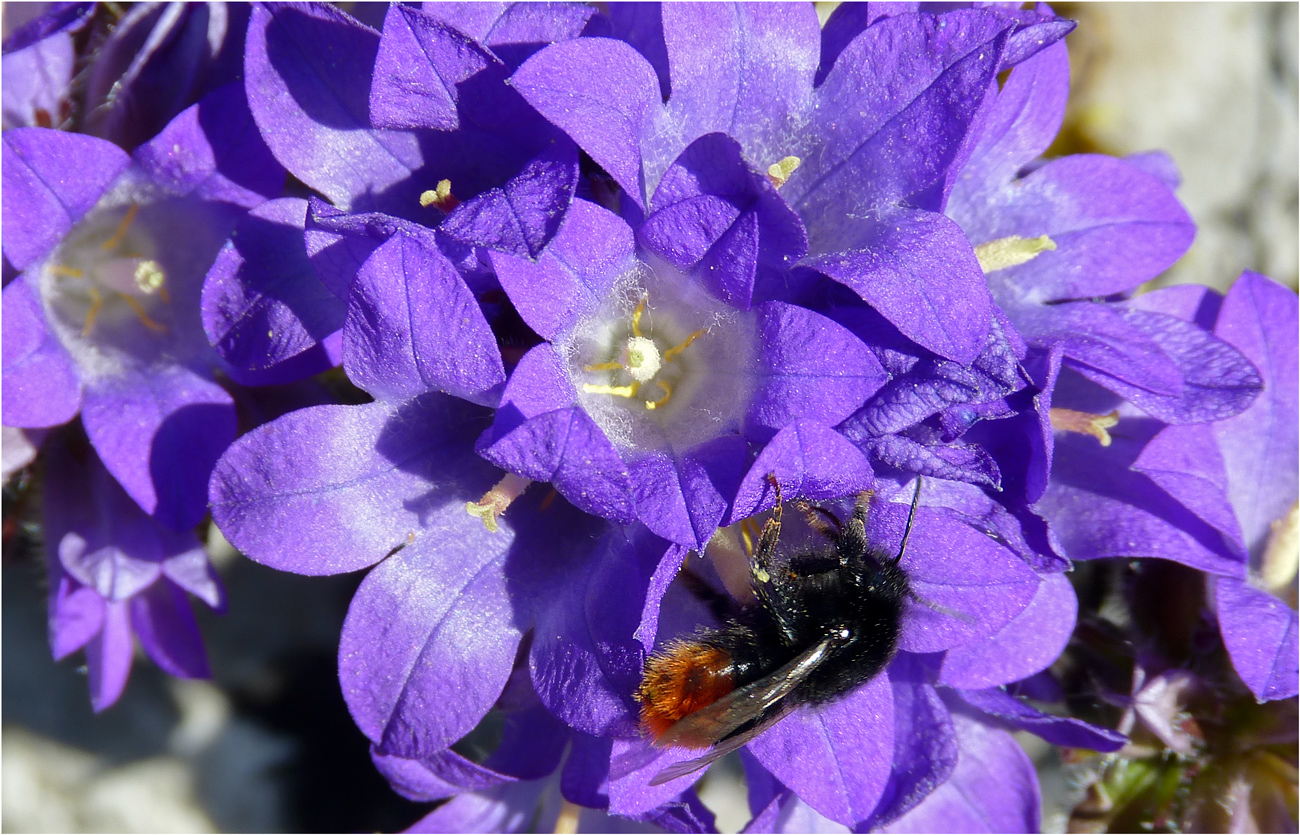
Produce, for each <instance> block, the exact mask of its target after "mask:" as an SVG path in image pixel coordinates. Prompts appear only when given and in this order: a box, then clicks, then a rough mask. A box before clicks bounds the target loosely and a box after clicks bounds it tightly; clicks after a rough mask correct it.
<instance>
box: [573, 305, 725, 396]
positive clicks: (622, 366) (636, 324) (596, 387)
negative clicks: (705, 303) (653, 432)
mask: <svg viewBox="0 0 1300 835" xmlns="http://www.w3.org/2000/svg"><path fill="white" fill-rule="evenodd" d="M648 298H649V297H648V296H642V297H641V301H640V302H638V303H637V306H636V310H634V311H633V312H632V322H631V325H632V327H631V331H632V334H631V336H629V337H628V338H627V341H626V343H624V345H623V351H622V353H621V354H620V355H619V358H618V359H616V360H610V361H609V362H598V363H594V364H591V365H585V366H583V370H584V371H589V372H595V371H613V372H615V376H621V375H620V374H619V372H622V373H625V374H626V375H627V376H628V377H630V378H632V379H631V382H629V383H626V384H624V385H601V384H596V383H583V384H582V390H583V391H584V392H586V393H587V394H608V395H611V396H613V397H626V398H628V399H629V400H631V399H633V398H635V397H636V396H637V393H638V392H640V391H641V386H642V385H643V384H646V383H649V382H650V381H651V380H653V381H654V383H655V385H656V386H658V387H659V389H660V390H661V391H663V395H662V396H661V397H659V398H658V399H656V400H643V401H641V402H643V403H644V404H645V407H646V409H648V410H650V411H654V410H655V409H658V408H661V407H663V406H665V405H667V404H668V401H669V400H671V399H672V397H673V384H672V383H671V382H669V380H668V379H666V378H667V377H669V376H672V375H670V374H668V373H665V375H664V376H663V377H659V376H658V375H659V372H660V371H661V370H664V371H666V369H665V366H667V365H668V364H669V363H671V362H672V361H673V360H675V359H676V358H677V357H678V356H679V355H681V353H682V352H683V351H685V350H686V349H687V348H689V347H690V345H691V343H692V342H694V341H695V340H697V339H699V338H700V337H701V336H703V335H704V334H705V333H706V332H707V331H706V329H704V328H699V329H697V330H695V331H693V332H692V333H691V334H690V335H689V336H687V337H686V338H685V339H683V340H682V341H681V342H679V343H677V344H676V345H674V346H672V347H671V348H669V349H667V350H666V351H664V352H662V353H660V351H659V346H658V345H657V344H656V343H655V341H654V340H653V339H651V338H649V337H647V336H646V335H645V334H643V333H642V332H641V317H642V316H643V315H644V314H645V306H646V301H647V300H648Z"/></svg>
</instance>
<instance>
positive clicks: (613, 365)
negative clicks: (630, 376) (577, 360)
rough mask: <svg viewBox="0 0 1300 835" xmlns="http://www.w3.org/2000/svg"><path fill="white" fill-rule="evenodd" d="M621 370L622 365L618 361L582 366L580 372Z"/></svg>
mask: <svg viewBox="0 0 1300 835" xmlns="http://www.w3.org/2000/svg"><path fill="white" fill-rule="evenodd" d="M622 368H623V363H621V362H619V361H618V360H610V361H609V362H598V363H596V364H595V365H584V366H583V367H582V370H583V371H619V370H621V369H622Z"/></svg>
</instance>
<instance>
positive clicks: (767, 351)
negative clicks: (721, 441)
mask: <svg viewBox="0 0 1300 835" xmlns="http://www.w3.org/2000/svg"><path fill="white" fill-rule="evenodd" d="M757 318H758V332H759V339H760V348H759V356H758V363H757V368H756V377H757V380H756V383H757V386H756V390H755V392H754V394H753V398H752V400H751V402H750V406H749V410H748V412H747V413H746V415H745V434H746V435H747V436H749V437H757V438H759V439H764V438H765V437H770V436H771V435H773V434H775V433H776V432H778V431H780V429H781V428H782V427H784V426H785V425H786V424H788V423H790V422H792V421H794V420H798V419H800V418H805V417H806V418H815V419H817V420H819V421H822V422H825V423H828V424H831V425H834V424H836V423H839V422H840V421H841V420H844V419H845V418H847V417H848V416H849V415H851V414H853V413H854V412H856V411H857V410H858V408H859V407H861V406H862V404H863V403H865V402H866V401H867V398H869V397H870V396H871V395H873V394H875V393H876V391H877V390H878V389H879V388H880V387H881V385H883V384H884V383H885V382H886V381H887V380H888V375H887V374H886V373H885V370H884V369H883V368H882V367H881V366H880V362H879V361H878V360H877V359H876V357H875V355H874V354H873V353H872V352H871V350H870V349H869V348H867V346H866V345H865V344H864V343H863V342H862V341H861V340H860V339H858V338H857V337H856V336H854V335H853V334H852V332H850V331H849V330H848V329H847V328H845V327H844V326H842V325H839V324H837V323H836V322H834V321H832V320H830V319H828V318H826V317H825V316H823V315H821V314H820V313H814V312H812V311H811V310H807V309H805V308H802V307H796V306H795V305H789V304H785V303H784V302H765V303H763V304H761V305H759V306H758V317H757Z"/></svg>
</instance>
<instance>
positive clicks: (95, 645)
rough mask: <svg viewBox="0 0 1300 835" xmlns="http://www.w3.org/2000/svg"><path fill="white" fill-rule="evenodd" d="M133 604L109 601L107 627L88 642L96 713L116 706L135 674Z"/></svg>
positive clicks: (105, 605) (92, 704)
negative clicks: (127, 683)
mask: <svg viewBox="0 0 1300 835" xmlns="http://www.w3.org/2000/svg"><path fill="white" fill-rule="evenodd" d="M129 605H130V604H129V603H128V602H127V601H125V600H119V601H105V603H104V628H103V629H101V630H100V632H99V634H98V635H96V636H95V637H94V639H93V640H91V642H90V643H88V644H86V668H87V672H88V673H89V679H90V706H91V707H92V708H94V710H95V712H96V713H99V712H100V711H102V710H105V709H107V708H109V707H112V706H113V704H114V703H115V702H116V701H117V700H118V698H119V697H121V695H122V691H123V690H125V689H126V680H127V678H129V677H130V675H131V658H132V656H134V654H135V645H134V641H133V639H132V633H131V615H130V610H129Z"/></svg>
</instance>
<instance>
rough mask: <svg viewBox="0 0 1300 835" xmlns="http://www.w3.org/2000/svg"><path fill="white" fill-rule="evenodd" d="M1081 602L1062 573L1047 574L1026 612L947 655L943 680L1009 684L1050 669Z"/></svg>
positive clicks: (975, 685)
mask: <svg viewBox="0 0 1300 835" xmlns="http://www.w3.org/2000/svg"><path fill="white" fill-rule="evenodd" d="M1078 608H1079V603H1078V599H1077V598H1076V597H1075V595H1074V587H1073V586H1071V585H1070V581H1069V580H1068V579H1066V577H1065V575H1063V574H1049V575H1047V576H1045V577H1043V578H1042V582H1041V583H1039V585H1038V590H1037V591H1036V592H1035V593H1034V598H1033V599H1032V600H1031V601H1029V605H1028V606H1026V607H1025V609H1024V611H1022V612H1021V613H1020V614H1018V615H1016V616H1015V617H1014V618H1012V619H1011V620H1010V621H1009V622H1008V623H1007V624H1006V625H1005V626H1003V627H1002V628H1001V629H999V630H998V631H996V632H994V633H993V634H992V635H989V636H988V637H987V638H985V639H984V640H982V641H978V642H974V643H970V644H966V645H965V646H960V647H953V648H952V649H950V650H948V652H947V653H945V654H944V657H943V665H942V666H941V667H940V670H939V682H938V683H939V684H943V685H947V686H949V687H960V688H963V689H966V690H980V689H983V688H986V687H996V686H998V685H1002V684H1010V683H1011V682H1013V681H1018V680H1020V679H1022V678H1028V677H1029V676H1030V675H1032V674H1034V673H1036V672H1038V671H1039V670H1042V669H1045V668H1046V667H1047V666H1048V665H1049V664H1051V663H1052V662H1053V661H1055V660H1056V659H1057V657H1058V656H1060V654H1061V653H1062V652H1063V651H1064V650H1065V645H1066V644H1067V643H1068V642H1069V640H1070V635H1071V634H1073V632H1074V622H1075V618H1076V616H1077V614H1078Z"/></svg>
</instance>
